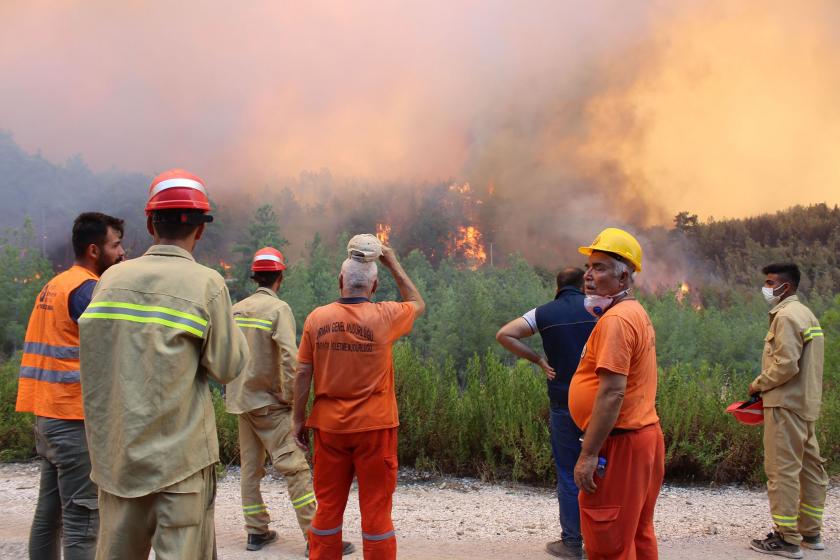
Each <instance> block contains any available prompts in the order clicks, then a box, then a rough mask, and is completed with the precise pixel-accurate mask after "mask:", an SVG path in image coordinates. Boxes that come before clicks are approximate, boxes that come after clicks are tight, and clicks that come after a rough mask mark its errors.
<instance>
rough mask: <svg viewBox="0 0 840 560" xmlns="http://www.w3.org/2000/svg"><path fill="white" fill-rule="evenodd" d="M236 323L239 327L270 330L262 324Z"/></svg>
mask: <svg viewBox="0 0 840 560" xmlns="http://www.w3.org/2000/svg"><path fill="white" fill-rule="evenodd" d="M237 324H238V325H239V327H240V328H243V329H259V330H261V331H268V332H271V329H270V328H268V327H263V326H262V325H248V324H242V323H237Z"/></svg>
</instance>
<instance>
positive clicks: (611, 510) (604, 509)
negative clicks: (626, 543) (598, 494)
mask: <svg viewBox="0 0 840 560" xmlns="http://www.w3.org/2000/svg"><path fill="white" fill-rule="evenodd" d="M620 513H621V506H595V507H593V506H581V508H580V515H581V518H582V519H583V521H584V523H585V524H586V525H588V526H589V528H590V531H591V533H592V536H593V537H594V539H592V541H593V542H590V540H587V541H586V549H587V550H588V551H589V552H590V553H591V554H596V555H598V556H600V555H604V556H607V555H613V554H617V553H618V552H620V551H621V548H622V542H621V534H620V531H619V530H618V529H619V527H618V516H619V514H620Z"/></svg>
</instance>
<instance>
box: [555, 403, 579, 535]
mask: <svg viewBox="0 0 840 560" xmlns="http://www.w3.org/2000/svg"><path fill="white" fill-rule="evenodd" d="M549 410H550V413H549V418H550V425H551V451H552V454H553V455H554V466H555V467H556V468H557V501H558V502H560V528H561V530H562V533H561V535H560V538H561V539H562V540H563V542H564V543H566V544H569V545H572V546H580V544H581V542H582V537H581V535H580V511H579V509H578V487H577V485H575V463H577V460H578V456H579V455H580V436H581V433H582V432H581V431H580V430H579V429H578V427H577V426H576V425H575V423H574V422H573V421H572V416H571V414H569V409H568V408H566V407H563V406H558V405H555V404H554V403H552V404H551V406H550V409H549Z"/></svg>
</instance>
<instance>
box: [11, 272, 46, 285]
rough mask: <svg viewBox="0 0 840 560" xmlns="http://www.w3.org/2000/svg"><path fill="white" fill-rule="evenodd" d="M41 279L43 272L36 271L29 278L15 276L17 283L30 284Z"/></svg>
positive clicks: (14, 279)
mask: <svg viewBox="0 0 840 560" xmlns="http://www.w3.org/2000/svg"><path fill="white" fill-rule="evenodd" d="M40 279H41V273H40V272H36V273H35V274H34V275H32V276H31V277H29V278H13V279H12V280H13V281H14V283H15V284H29V283H30V282H36V281H38V280H40Z"/></svg>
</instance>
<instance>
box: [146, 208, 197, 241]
mask: <svg viewBox="0 0 840 560" xmlns="http://www.w3.org/2000/svg"><path fill="white" fill-rule="evenodd" d="M203 213H204V211H202V210H181V209H178V210H156V211H154V212H152V227H153V228H155V231H156V232H157V233H158V235H159V236H160V237H163V238H165V239H178V240H180V239H186V238H187V237H189V236H190V235H191V234H192V233H193V232H194V231H195V230H197V229H198V227H199V226H200V225H201V224H200V223H196V222H195V221H193V220H192V219H191V217H192V216H191V215H192V214H203ZM185 216H186V221H185V218H184V217H185Z"/></svg>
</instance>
